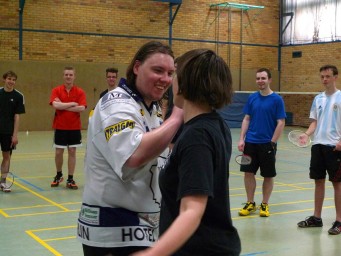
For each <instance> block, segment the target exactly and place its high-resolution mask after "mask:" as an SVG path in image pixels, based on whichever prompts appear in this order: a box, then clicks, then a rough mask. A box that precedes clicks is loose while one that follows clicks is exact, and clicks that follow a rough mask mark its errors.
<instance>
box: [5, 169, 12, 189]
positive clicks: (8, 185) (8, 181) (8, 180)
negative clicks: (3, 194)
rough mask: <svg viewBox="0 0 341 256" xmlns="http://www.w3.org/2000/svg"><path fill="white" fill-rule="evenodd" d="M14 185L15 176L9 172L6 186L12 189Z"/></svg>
mask: <svg viewBox="0 0 341 256" xmlns="http://www.w3.org/2000/svg"><path fill="white" fill-rule="evenodd" d="M13 183H14V174H13V173H12V172H8V173H7V177H6V186H7V187H8V188H10V187H12V185H13Z"/></svg>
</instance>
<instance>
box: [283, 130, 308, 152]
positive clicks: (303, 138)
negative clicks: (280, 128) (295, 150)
mask: <svg viewBox="0 0 341 256" xmlns="http://www.w3.org/2000/svg"><path fill="white" fill-rule="evenodd" d="M288 139H289V141H290V142H291V143H292V144H293V145H295V146H296V147H300V148H306V147H308V146H309V145H310V144H311V139H310V137H309V136H308V135H307V134H306V133H304V131H301V130H292V131H291V132H289V134H288Z"/></svg>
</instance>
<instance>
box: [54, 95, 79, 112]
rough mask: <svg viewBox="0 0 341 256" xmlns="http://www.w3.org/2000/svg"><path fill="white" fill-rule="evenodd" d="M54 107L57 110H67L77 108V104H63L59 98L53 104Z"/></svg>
mask: <svg viewBox="0 0 341 256" xmlns="http://www.w3.org/2000/svg"><path fill="white" fill-rule="evenodd" d="M52 106H53V107H54V108H55V109H57V110H66V109H68V108H71V107H77V106H78V103H77V102H65V103H64V102H61V101H60V99H59V98H55V99H54V101H53V102H52Z"/></svg>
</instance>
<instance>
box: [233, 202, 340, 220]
mask: <svg viewBox="0 0 341 256" xmlns="http://www.w3.org/2000/svg"><path fill="white" fill-rule="evenodd" d="M331 208H335V206H334V205H331V206H323V207H322V209H331ZM313 210H314V208H309V209H300V210H293V211H285V212H271V216H272V215H285V214H291V213H298V212H306V211H313ZM250 218H263V219H266V217H259V215H258V214H254V215H248V216H237V217H232V220H241V219H250Z"/></svg>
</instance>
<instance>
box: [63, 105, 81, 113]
mask: <svg viewBox="0 0 341 256" xmlns="http://www.w3.org/2000/svg"><path fill="white" fill-rule="evenodd" d="M65 110H66V111H71V112H82V111H84V110H85V106H75V107H70V108H67V109H65Z"/></svg>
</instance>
